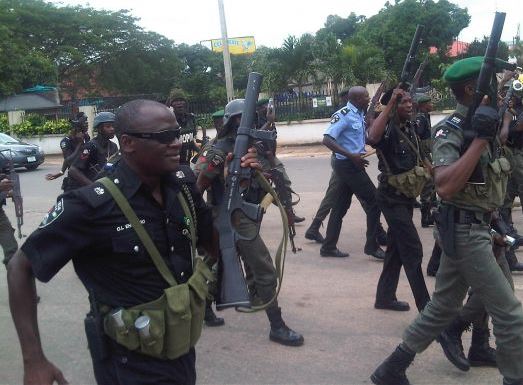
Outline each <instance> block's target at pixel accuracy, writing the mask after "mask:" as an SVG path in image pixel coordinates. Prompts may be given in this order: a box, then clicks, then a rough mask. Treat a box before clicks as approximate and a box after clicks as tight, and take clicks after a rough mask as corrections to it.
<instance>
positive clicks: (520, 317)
mask: <svg viewBox="0 0 523 385" xmlns="http://www.w3.org/2000/svg"><path fill="white" fill-rule="evenodd" d="M482 63H483V57H471V58H467V59H463V60H459V61H457V62H455V63H454V64H453V65H451V66H450V67H449V68H448V69H447V71H445V74H444V79H445V80H446V81H447V82H448V83H449V85H450V87H451V89H452V91H453V93H454V95H455V96H456V99H457V101H458V106H457V108H456V112H455V113H454V114H452V115H451V116H450V117H449V118H448V119H446V120H444V121H443V122H441V123H440V124H438V125H437V126H436V127H435V128H434V129H433V146H432V156H433V165H434V180H435V184H436V189H437V192H438V195H439V196H440V197H441V199H442V201H441V205H440V207H439V214H438V228H439V230H440V231H439V232H440V235H441V239H442V244H443V249H444V252H443V255H442V258H441V265H440V268H439V271H438V274H437V275H436V290H435V292H434V294H433V296H432V300H431V301H430V302H429V303H428V304H427V305H426V306H425V308H424V309H423V310H422V311H421V313H420V314H419V315H418V317H417V318H416V319H415V320H414V322H412V323H411V324H410V325H409V327H408V328H407V329H406V330H405V333H404V335H403V342H402V343H401V344H400V345H399V346H398V347H397V348H396V350H395V351H394V352H393V353H392V355H391V356H389V357H388V358H387V359H386V360H385V361H384V362H383V363H382V364H381V365H380V366H379V367H378V368H377V369H376V370H375V371H374V373H373V374H372V376H371V380H372V381H373V383H375V384H378V385H398V384H400V385H401V384H404V385H406V384H409V381H408V379H407V376H406V374H405V371H406V369H407V368H408V367H409V365H410V364H411V363H412V361H413V360H414V356H415V355H416V353H421V352H422V351H424V350H425V349H426V348H427V347H428V346H429V345H430V343H431V342H432V341H433V340H434V339H435V338H436V337H438V335H439V334H440V333H441V332H442V331H443V330H444V329H445V328H446V327H447V326H448V325H449V324H450V323H451V322H452V320H453V319H454V318H455V317H456V316H457V315H458V313H459V312H460V310H461V309H462V307H463V299H464V298H465V296H466V294H467V291H468V290H469V287H470V288H471V289H472V290H473V291H474V293H475V295H477V296H478V298H479V299H480V300H481V302H482V303H483V305H484V306H485V309H486V310H487V312H488V313H489V315H490V316H491V317H492V323H493V325H494V335H495V336H496V345H497V351H496V361H497V364H498V367H499V370H500V372H501V373H502V374H503V376H504V381H503V384H505V385H522V384H523V365H521V363H522V362H523V310H522V307H521V303H520V302H519V300H518V299H517V298H516V296H515V294H514V292H513V290H512V288H511V287H510V284H509V282H508V281H507V279H506V277H505V276H504V275H503V272H502V271H501V269H500V268H499V266H498V265H497V263H496V259H495V257H494V255H493V251H492V247H491V242H492V240H491V235H490V232H489V230H490V229H489V223H490V220H491V212H492V211H493V210H494V209H496V208H497V207H499V206H500V205H501V204H502V203H503V198H504V194H505V192H506V182H507V179H508V174H509V172H510V165H509V164H508V161H507V160H506V159H505V158H502V157H500V156H499V153H498V152H494V151H492V150H491V148H492V147H493V145H494V146H495V143H496V141H497V140H498V138H497V129H498V118H497V116H498V113H497V111H496V110H495V109H493V108H492V107H487V106H481V107H479V108H478V109H477V110H476V111H475V112H474V116H473V118H472V122H471V124H472V127H473V128H474V132H475V137H474V138H473V139H472V141H471V142H470V145H469V146H467V147H466V148H463V144H464V132H463V129H464V128H465V129H466V128H467V127H464V124H463V122H464V121H465V117H466V116H467V112H468V108H469V106H471V105H472V103H473V100H474V99H473V97H474V93H475V87H476V82H477V78H478V75H479V72H480V69H481V65H482ZM478 165H479V166H480V168H481V172H482V175H483V178H484V183H483V184H477V183H469V178H470V176H471V175H472V173H473V172H474V170H475V169H476V167H477V166H478ZM465 307H467V305H465Z"/></svg>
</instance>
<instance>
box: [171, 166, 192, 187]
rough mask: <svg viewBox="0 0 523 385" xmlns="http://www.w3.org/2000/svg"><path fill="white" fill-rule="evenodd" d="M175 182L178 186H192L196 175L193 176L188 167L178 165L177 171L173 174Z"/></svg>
mask: <svg viewBox="0 0 523 385" xmlns="http://www.w3.org/2000/svg"><path fill="white" fill-rule="evenodd" d="M174 176H175V177H176V178H175V179H176V181H177V182H178V183H180V184H184V183H185V184H186V183H189V184H194V183H196V175H194V172H193V170H191V167H190V166H186V165H180V167H179V168H178V170H177V171H175V172H174Z"/></svg>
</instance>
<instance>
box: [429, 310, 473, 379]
mask: <svg viewBox="0 0 523 385" xmlns="http://www.w3.org/2000/svg"><path fill="white" fill-rule="evenodd" d="M469 325H470V323H469V322H465V321H463V320H462V319H461V318H459V317H456V319H455V320H454V321H452V323H451V324H450V325H449V327H447V329H445V330H444V331H443V332H442V333H441V334H440V335H439V337H438V338H436V341H438V342H439V343H440V345H441V348H442V349H443V353H445V357H447V359H448V360H449V361H450V362H451V363H452V364H453V365H454V366H455V367H456V368H458V369H459V370H463V371H464V372H466V371H468V370H469V369H470V363H469V361H468V360H467V358H466V357H465V353H464V352H463V343H462V342H461V335H462V334H463V332H464V331H465V330H467V328H468V327H469Z"/></svg>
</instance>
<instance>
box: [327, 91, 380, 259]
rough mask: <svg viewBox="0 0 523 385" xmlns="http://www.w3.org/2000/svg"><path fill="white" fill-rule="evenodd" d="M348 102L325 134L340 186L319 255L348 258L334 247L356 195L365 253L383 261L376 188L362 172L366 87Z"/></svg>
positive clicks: (333, 119) (351, 93)
mask: <svg viewBox="0 0 523 385" xmlns="http://www.w3.org/2000/svg"><path fill="white" fill-rule="evenodd" d="M348 98H349V102H348V103H347V105H346V106H345V107H343V108H342V109H340V110H339V111H337V112H336V113H334V115H332V118H331V122H330V125H329V127H328V128H327V130H326V131H325V134H324V135H323V144H324V145H325V146H327V147H328V148H329V149H330V150H331V151H332V152H334V153H335V159H334V161H333V171H334V172H335V173H336V175H337V177H338V178H339V181H340V183H339V184H338V187H337V189H336V194H335V195H336V196H337V197H338V198H337V201H336V203H335V204H334V206H333V207H332V210H331V213H330V217H329V223H328V225H327V233H326V237H325V241H324V242H323V244H322V246H321V249H320V255H321V256H322V257H342V258H343V257H348V256H349V253H345V252H342V251H340V250H339V249H338V248H337V246H336V245H337V243H338V238H339V236H340V231H341V225H342V222H343V217H344V216H345V214H346V213H347V210H348V209H349V207H350V204H351V200H352V196H353V195H356V196H357V197H358V199H360V201H363V202H364V204H363V205H362V206H363V208H364V210H365V213H366V215H367V234H366V235H367V237H366V238H367V239H366V242H365V248H364V252H365V254H368V255H372V256H374V257H375V258H378V259H383V258H384V252H383V250H382V249H381V248H380V247H379V245H378V242H377V241H376V236H377V233H378V228H379V218H380V211H379V208H378V205H377V203H376V187H375V186H374V184H373V183H372V181H371V180H370V178H369V176H368V174H367V173H366V172H365V167H366V166H367V165H368V163H369V162H368V160H366V159H364V158H363V157H362V155H363V154H364V153H365V136H366V135H365V132H366V129H365V111H366V109H367V106H368V104H369V101H370V98H369V93H368V91H367V90H366V89H365V87H359V86H357V87H352V88H351V89H350V90H349V95H348Z"/></svg>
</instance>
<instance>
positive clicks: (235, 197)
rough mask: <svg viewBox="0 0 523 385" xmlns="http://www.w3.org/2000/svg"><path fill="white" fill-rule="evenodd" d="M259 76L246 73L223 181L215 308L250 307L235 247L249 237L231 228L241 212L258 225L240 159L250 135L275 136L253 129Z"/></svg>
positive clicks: (258, 210)
mask: <svg viewBox="0 0 523 385" xmlns="http://www.w3.org/2000/svg"><path fill="white" fill-rule="evenodd" d="M261 82H262V75H261V74H259V73H256V72H251V73H250V74H249V80H248V83H247V90H246V93H245V107H244V111H243V113H242V117H241V121H240V127H239V128H238V131H237V136H236V141H235V144H234V152H233V159H232V161H231V163H230V165H229V173H228V175H227V177H226V180H225V194H224V199H223V202H221V204H220V207H219V210H218V218H217V227H218V230H219V238H220V252H221V259H220V270H219V271H220V293H219V298H217V300H216V308H217V309H219V310H221V309H225V308H228V307H250V305H251V304H250V300H249V293H248V291H247V285H246V283H245V277H244V274H243V270H242V266H241V263H240V260H239V257H238V252H237V249H236V242H237V241H238V240H239V239H248V238H245V237H243V236H242V235H241V234H239V233H238V232H237V231H236V230H235V228H234V220H235V219H237V215H238V214H239V213H240V212H241V213H243V214H244V215H245V216H246V217H247V218H249V219H250V220H252V221H254V222H256V223H257V224H258V226H259V223H260V221H261V218H262V215H263V211H262V208H261V206H260V205H259V204H254V203H249V202H245V201H244V199H243V193H244V192H245V187H243V186H244V184H245V182H248V181H249V180H250V179H251V178H252V173H251V170H250V169H248V168H242V167H240V163H241V158H242V157H243V156H244V155H245V154H246V153H247V150H248V148H249V145H250V142H251V138H260V137H264V138H266V139H272V140H274V139H275V136H276V133H275V132H273V131H263V132H258V130H253V128H252V127H253V124H254V122H255V116H256V102H257V101H258V94H259V92H260V87H261Z"/></svg>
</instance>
